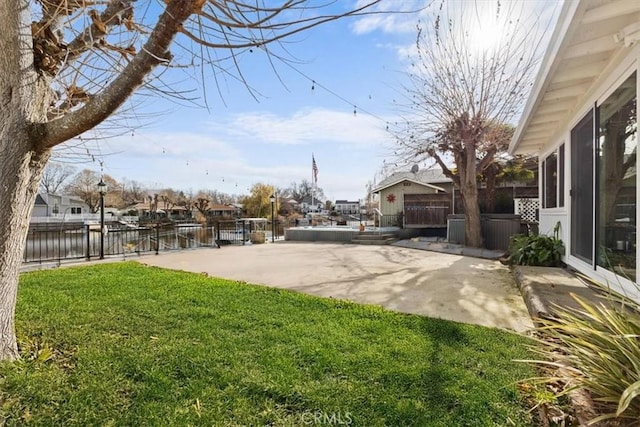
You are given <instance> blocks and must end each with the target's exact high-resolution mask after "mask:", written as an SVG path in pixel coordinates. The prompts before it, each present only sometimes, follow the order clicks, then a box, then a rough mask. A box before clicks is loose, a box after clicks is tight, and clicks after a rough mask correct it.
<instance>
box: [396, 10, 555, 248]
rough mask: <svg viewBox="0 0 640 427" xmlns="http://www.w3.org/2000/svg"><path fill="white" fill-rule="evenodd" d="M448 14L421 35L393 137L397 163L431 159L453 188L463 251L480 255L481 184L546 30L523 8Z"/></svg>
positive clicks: (504, 142)
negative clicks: (459, 204) (461, 215)
mask: <svg viewBox="0 0 640 427" xmlns="http://www.w3.org/2000/svg"><path fill="white" fill-rule="evenodd" d="M445 6H447V5H446V4H445V3H444V2H443V3H441V4H440V8H439V9H438V10H437V11H436V12H435V14H434V19H433V22H432V24H431V26H429V27H425V28H418V36H417V40H416V52H417V55H416V57H415V60H414V62H413V64H412V67H411V70H410V72H409V73H408V77H409V82H410V83H409V84H408V85H407V86H406V87H405V94H406V99H407V103H406V105H405V106H404V107H403V108H404V111H403V114H404V115H405V117H404V120H403V121H401V122H399V123H398V125H397V126H395V125H392V126H391V129H390V130H391V131H392V132H393V133H394V135H395V136H396V141H397V145H396V154H397V156H398V161H400V162H405V163H412V162H416V161H422V160H425V159H427V158H429V159H433V160H434V161H435V162H436V163H437V164H438V165H439V166H440V167H441V168H442V170H443V172H444V174H445V175H446V176H448V177H449V178H451V179H452V180H453V182H454V184H455V185H456V187H457V188H458V189H459V191H460V194H461V196H462V201H463V205H464V209H465V214H466V223H465V226H466V227H465V235H466V244H467V245H470V246H475V247H480V246H482V237H481V233H480V209H479V204H478V183H477V180H478V177H479V176H481V175H482V174H483V172H484V171H485V170H486V169H487V168H488V167H489V166H490V165H491V164H492V163H493V161H494V159H495V155H496V153H500V152H504V151H505V150H506V147H507V146H508V143H509V140H510V138H511V135H512V132H513V128H512V126H510V125H509V124H510V123H512V122H513V121H514V119H515V117H516V116H517V115H518V114H519V113H520V109H521V108H522V106H523V105H524V102H525V100H526V96H527V95H528V93H529V90H530V88H531V85H532V82H533V77H534V73H535V71H536V66H537V64H538V60H539V56H540V55H539V53H540V49H539V47H540V44H541V40H542V37H541V36H540V34H541V33H542V31H541V30H543V28H541V21H540V19H539V16H537V15H536V12H535V11H531V10H527V9H526V2H502V3H500V2H496V3H495V4H493V7H491V6H492V5H491V4H490V3H488V2H475V4H474V3H472V2H463V3H461V4H458V6H460V9H455V8H449V7H445ZM546 25H551V23H550V22H549V23H548V24H546ZM496 28H498V29H499V32H498V31H496ZM490 35H493V36H494V38H493V39H492V40H488V39H485V38H488V37H489V36H490ZM450 160H453V165H451V164H450Z"/></svg>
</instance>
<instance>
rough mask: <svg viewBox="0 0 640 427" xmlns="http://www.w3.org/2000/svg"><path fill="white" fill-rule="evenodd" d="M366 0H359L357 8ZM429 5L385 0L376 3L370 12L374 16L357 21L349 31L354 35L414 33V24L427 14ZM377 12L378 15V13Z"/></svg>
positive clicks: (420, 1)
mask: <svg viewBox="0 0 640 427" xmlns="http://www.w3.org/2000/svg"><path fill="white" fill-rule="evenodd" d="M365 3H367V0H359V1H358V3H357V4H358V6H363V5H364V4H365ZM428 6H429V3H428V2H425V1H424V0H387V1H384V2H380V3H378V4H377V5H376V6H375V7H373V8H371V9H370V11H372V12H376V13H374V14H370V15H366V16H364V17H362V18H360V19H358V20H357V21H356V22H355V23H354V24H353V25H352V26H351V29H352V31H353V32H354V33H355V34H358V35H362V34H368V33H372V32H374V31H382V32H384V33H387V34H406V33H411V32H415V29H416V24H417V23H418V21H419V20H420V19H423V18H424V17H426V16H427V14H428ZM378 12H379V13H378Z"/></svg>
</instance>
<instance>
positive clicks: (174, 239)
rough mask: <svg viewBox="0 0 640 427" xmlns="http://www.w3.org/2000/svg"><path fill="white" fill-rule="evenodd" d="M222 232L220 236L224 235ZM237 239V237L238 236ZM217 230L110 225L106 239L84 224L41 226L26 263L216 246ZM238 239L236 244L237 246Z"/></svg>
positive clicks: (33, 230) (30, 239) (31, 238)
mask: <svg viewBox="0 0 640 427" xmlns="http://www.w3.org/2000/svg"><path fill="white" fill-rule="evenodd" d="M220 233H221V232H219V233H218V234H220ZM234 237H235V235H234ZM216 238H218V239H219V238H220V236H217V235H216V232H215V230H214V228H213V227H204V226H201V225H199V224H171V223H169V224H153V225H147V226H143V227H140V226H126V225H122V224H110V225H109V226H108V227H106V226H105V233H104V235H102V233H101V229H100V226H99V225H86V224H81V223H76V224H73V223H62V224H39V225H34V224H32V226H31V227H30V229H29V233H28V235H27V241H26V245H25V250H24V256H23V261H24V262H47V261H60V260H63V259H83V258H85V259H87V260H90V259H95V258H99V257H100V256H101V254H103V255H104V256H114V255H122V256H126V255H128V254H141V253H149V252H155V253H158V252H159V251H165V250H174V249H186V248H197V247H213V246H216V245H217V243H216ZM236 240H237V239H234V240H232V241H233V242H234V243H235V241H236ZM101 247H102V250H101Z"/></svg>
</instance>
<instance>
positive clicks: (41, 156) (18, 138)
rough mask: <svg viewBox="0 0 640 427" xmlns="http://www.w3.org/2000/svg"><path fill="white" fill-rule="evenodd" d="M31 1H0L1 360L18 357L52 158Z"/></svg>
mask: <svg viewBox="0 0 640 427" xmlns="http://www.w3.org/2000/svg"><path fill="white" fill-rule="evenodd" d="M28 10H29V4H28V2H27V1H26V0H17V1H0V16H2V19H3V30H2V31H0V51H1V52H3V54H2V56H1V57H0V153H2V156H1V157H0V360H13V359H16V358H17V357H18V347H17V344H16V335H15V324H14V312H15V304H16V297H17V291H18V275H19V269H20V264H21V263H22V256H23V251H24V246H25V239H26V236H27V232H28V229H29V219H30V217H31V211H32V210H33V204H34V202H35V198H36V194H37V191H38V185H39V183H40V178H41V177H42V173H43V171H44V167H45V165H46V163H47V160H48V159H49V156H50V152H49V150H46V149H41V148H40V147H39V143H40V140H41V137H42V135H39V134H38V133H37V131H36V130H35V129H37V126H34V125H37V124H38V123H43V122H44V121H45V120H46V111H47V108H48V106H49V102H50V96H49V89H48V85H47V82H46V81H45V80H44V79H43V77H41V76H40V75H38V74H37V73H36V72H35V70H34V69H33V57H32V56H31V52H32V39H31V30H30V22H29V19H28V18H29V16H28Z"/></svg>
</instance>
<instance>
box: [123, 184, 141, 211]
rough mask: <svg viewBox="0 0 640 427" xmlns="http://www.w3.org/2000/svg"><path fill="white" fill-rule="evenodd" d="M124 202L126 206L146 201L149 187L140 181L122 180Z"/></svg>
mask: <svg viewBox="0 0 640 427" xmlns="http://www.w3.org/2000/svg"><path fill="white" fill-rule="evenodd" d="M121 189H122V203H123V205H124V206H131V205H134V204H136V203H138V202H142V201H144V199H145V197H146V195H147V189H146V188H145V187H144V186H143V185H142V184H141V183H139V182H138V181H135V180H127V179H123V180H122V187H121Z"/></svg>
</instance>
